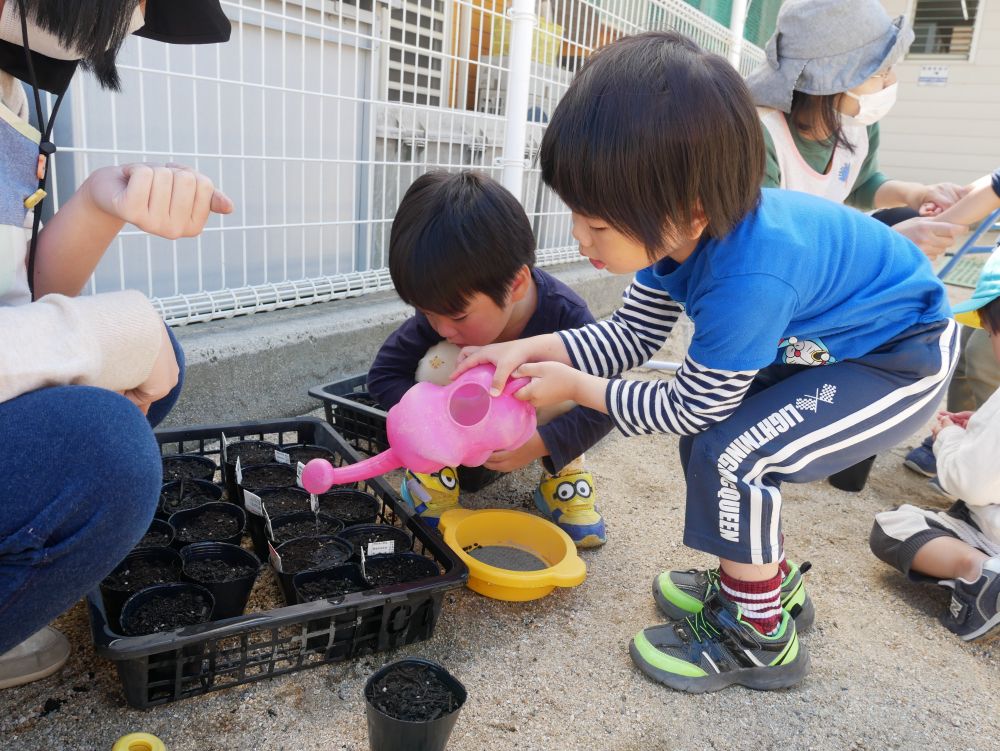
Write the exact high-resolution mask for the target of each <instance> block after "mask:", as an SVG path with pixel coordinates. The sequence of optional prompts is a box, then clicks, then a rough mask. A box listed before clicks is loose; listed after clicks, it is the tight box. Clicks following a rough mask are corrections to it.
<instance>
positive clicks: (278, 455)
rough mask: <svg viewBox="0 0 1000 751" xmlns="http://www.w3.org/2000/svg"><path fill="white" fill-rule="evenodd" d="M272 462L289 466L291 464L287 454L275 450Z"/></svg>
mask: <svg viewBox="0 0 1000 751" xmlns="http://www.w3.org/2000/svg"><path fill="white" fill-rule="evenodd" d="M274 461H276V462H278V463H279V464H291V463H292V457H291V455H290V454H288V453H287V452H285V451H278V450H277V449H275V450H274Z"/></svg>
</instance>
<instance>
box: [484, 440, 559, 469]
mask: <svg viewBox="0 0 1000 751" xmlns="http://www.w3.org/2000/svg"><path fill="white" fill-rule="evenodd" d="M547 453H548V450H547V449H546V448H545V443H544V442H543V441H542V437H541V436H540V435H538V431H537V430H536V431H535V434H534V435H533V436H531V438H529V439H528V442H527V443H525V444H524V445H523V446H521V447H520V448H516V449H513V450H511V451H494V452H493V453H492V454H490V458H489V459H487V460H486V462H485V464H484V465H483V466H484V467H486V468H487V469H492V470H494V471H495V472H513V471H514V470H517V469H521V467H527V466H528V465H529V464H531V463H532V462H533V461H535V459H541V458H542V457H543V456H545V455H546V454H547Z"/></svg>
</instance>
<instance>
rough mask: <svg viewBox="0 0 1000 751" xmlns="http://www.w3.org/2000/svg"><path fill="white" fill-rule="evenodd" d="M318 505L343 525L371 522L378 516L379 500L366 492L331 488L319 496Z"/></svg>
mask: <svg viewBox="0 0 1000 751" xmlns="http://www.w3.org/2000/svg"><path fill="white" fill-rule="evenodd" d="M319 503H320V507H321V508H322V509H323V511H324V512H326V513H327V514H329V515H330V516H335V517H337V518H338V519H340V521H342V522H343V523H344V525H345V526H348V527H349V526H351V525H352V524H371V523H373V522H374V521H375V519H376V517H377V516H378V509H379V502H378V499H376V498H375V497H374V496H370V495H368V494H367V493H362V492H360V491H351V490H333V491H331V492H329V493H324V494H323V495H321V496H320V497H319Z"/></svg>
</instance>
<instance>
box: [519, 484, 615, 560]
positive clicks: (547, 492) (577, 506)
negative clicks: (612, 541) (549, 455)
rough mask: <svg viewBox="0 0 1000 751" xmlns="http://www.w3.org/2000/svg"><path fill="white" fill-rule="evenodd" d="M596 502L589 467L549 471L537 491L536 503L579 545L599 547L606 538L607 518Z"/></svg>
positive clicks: (582, 546) (539, 508) (581, 546)
mask: <svg viewBox="0 0 1000 751" xmlns="http://www.w3.org/2000/svg"><path fill="white" fill-rule="evenodd" d="M594 501H595V493H594V477H593V475H591V474H590V472H587V471H586V470H573V471H569V472H565V471H564V472H563V473H562V474H557V475H548V474H546V475H545V476H544V477H543V478H542V481H541V482H540V483H539V485H538V488H537V489H536V490H535V506H537V507H538V510H539V511H541V512H542V513H543V514H545V515H546V516H548V518H549V519H551V520H552V521H553V522H555V524H556V525H557V526H558V527H559V528H560V529H562V530H563V532H565V533H566V534H568V535H569V536H570V538H571V539H572V540H573V542H574V543H576V546H577V547H578V548H596V547H600V546H601V545H603V544H604V541H605V539H606V535H605V531H604V517H603V516H601V514H600V513H599V512H598V510H597V507H596V506H595V505H594Z"/></svg>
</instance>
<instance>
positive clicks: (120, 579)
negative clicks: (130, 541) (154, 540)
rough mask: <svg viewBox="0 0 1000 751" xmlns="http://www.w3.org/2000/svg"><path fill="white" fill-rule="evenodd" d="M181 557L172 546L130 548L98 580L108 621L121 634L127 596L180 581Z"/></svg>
mask: <svg viewBox="0 0 1000 751" xmlns="http://www.w3.org/2000/svg"><path fill="white" fill-rule="evenodd" d="M180 580H181V556H180V554H179V553H178V552H177V551H176V550H174V549H173V548H142V549H140V550H133V551H132V552H131V553H129V554H128V555H127V556H125V560H123V561H122V562H121V563H119V564H118V565H117V566H115V568H114V569H113V570H112V571H111V573H110V574H108V575H107V576H106V577H105V578H104V580H103V581H102V582H101V597H102V598H103V599H104V610H105V612H106V614H107V617H108V623H109V624H110V626H111V628H112V629H114V630H115V631H116V632H118V633H121V620H120V616H121V612H122V606H123V605H124V604H125V601H126V600H128V598H129V597H131V596H132V595H134V594H135V593H136V592H138V591H139V590H141V589H145V588H146V587H148V586H150V585H152V584H161V583H164V582H179V581H180Z"/></svg>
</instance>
